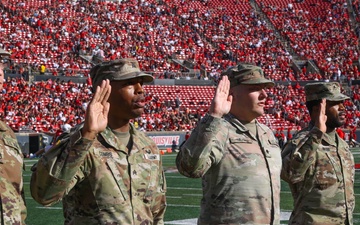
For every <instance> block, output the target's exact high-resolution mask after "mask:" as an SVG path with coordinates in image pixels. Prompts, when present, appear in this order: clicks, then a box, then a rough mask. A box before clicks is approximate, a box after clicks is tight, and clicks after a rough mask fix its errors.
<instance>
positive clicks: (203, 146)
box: [176, 115, 228, 178]
mask: <svg viewBox="0 0 360 225" xmlns="http://www.w3.org/2000/svg"><path fill="white" fill-rule="evenodd" d="M227 136H228V128H227V126H226V121H225V120H224V119H222V118H215V117H212V116H210V115H207V116H205V117H204V118H203V120H202V121H201V122H200V123H199V125H198V126H197V127H196V128H195V130H194V131H193V132H192V133H191V135H190V137H189V139H188V140H187V141H186V143H185V144H184V145H183V146H182V147H181V149H180V151H179V153H178V155H177V157H176V166H177V168H178V170H179V172H180V173H181V174H183V175H184V176H187V177H192V178H198V177H202V176H203V175H204V174H205V173H206V172H207V171H208V170H209V168H210V167H211V166H212V165H213V164H217V163H219V161H220V160H221V159H222V157H223V148H224V146H225V145H226V141H227V139H228V137H227Z"/></svg>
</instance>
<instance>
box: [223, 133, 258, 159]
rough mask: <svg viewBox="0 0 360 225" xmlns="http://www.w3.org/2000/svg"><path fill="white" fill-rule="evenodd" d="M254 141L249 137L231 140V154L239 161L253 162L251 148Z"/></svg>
mask: <svg viewBox="0 0 360 225" xmlns="http://www.w3.org/2000/svg"><path fill="white" fill-rule="evenodd" d="M252 143H253V140H252V139H251V138H250V137H247V136H241V137H232V138H229V148H228V150H229V153H230V154H231V155H232V156H233V157H234V158H235V159H237V160H241V161H247V160H251V159H250V158H248V156H249V154H248V153H249V152H248V151H249V148H251V146H252Z"/></svg>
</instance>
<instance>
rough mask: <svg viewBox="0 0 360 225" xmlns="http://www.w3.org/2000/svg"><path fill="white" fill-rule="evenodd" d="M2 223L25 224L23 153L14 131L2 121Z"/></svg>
mask: <svg viewBox="0 0 360 225" xmlns="http://www.w3.org/2000/svg"><path fill="white" fill-rule="evenodd" d="M0 134H1V138H0V173H1V175H0V193H1V198H0V200H1V208H0V209H1V216H0V224H6V225H19V224H25V218H26V206H25V198H24V189H23V178H22V171H23V168H24V166H23V154H22V152H21V149H20V147H19V144H18V142H17V140H16V136H15V134H14V132H13V131H12V130H11V128H10V127H8V126H7V125H6V124H5V123H3V122H1V121H0Z"/></svg>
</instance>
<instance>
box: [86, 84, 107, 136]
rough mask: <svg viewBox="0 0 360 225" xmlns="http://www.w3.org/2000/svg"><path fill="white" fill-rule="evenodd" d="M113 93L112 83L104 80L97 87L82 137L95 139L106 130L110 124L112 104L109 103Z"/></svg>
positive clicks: (89, 106)
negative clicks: (109, 113)
mask: <svg viewBox="0 0 360 225" xmlns="http://www.w3.org/2000/svg"><path fill="white" fill-rule="evenodd" d="M110 93H111V86H110V81H109V80H108V79H106V80H103V81H102V83H101V85H99V86H97V87H96V91H95V94H94V97H93V98H92V100H91V101H90V103H89V105H88V107H87V109H86V114H85V122H84V127H83V129H82V136H83V137H84V138H87V139H91V140H92V139H95V137H96V135H97V134H98V133H100V132H101V131H103V130H105V128H106V126H107V123H108V112H109V108H110V103H109V102H107V100H108V99H109V96H110Z"/></svg>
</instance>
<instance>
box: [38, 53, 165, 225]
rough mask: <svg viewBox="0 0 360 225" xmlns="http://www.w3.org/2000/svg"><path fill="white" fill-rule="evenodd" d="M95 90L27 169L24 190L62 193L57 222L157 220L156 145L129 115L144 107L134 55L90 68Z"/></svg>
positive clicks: (145, 78)
mask: <svg viewBox="0 0 360 225" xmlns="http://www.w3.org/2000/svg"><path fill="white" fill-rule="evenodd" d="M90 74H91V77H92V80H93V87H94V89H96V92H95V95H94V97H93V98H92V100H91V102H90V103H89V106H88V108H87V110H86V118H85V121H84V123H83V124H81V125H78V126H76V127H75V128H74V129H73V130H72V131H71V132H70V133H66V134H63V135H62V136H60V137H59V139H58V141H57V143H56V144H55V145H54V146H53V147H52V148H51V149H50V150H49V151H48V152H46V153H45V154H44V155H43V157H42V158H41V159H40V160H39V162H38V163H37V165H34V167H33V168H32V171H33V174H32V178H31V194H32V196H33V198H34V199H35V200H36V201H37V202H39V203H40V204H43V205H45V206H48V205H52V204H54V203H56V202H58V201H60V200H63V209H64V216H65V224H76V225H82V224H84V225H95V224H96V225H98V224H132V225H136V224H164V222H163V218H164V213H165V208H166V202H165V190H166V184H165V177H164V173H163V169H162V162H161V159H160V154H159V153H160V152H159V149H158V148H157V146H156V144H155V143H154V142H153V141H152V140H151V139H150V138H148V137H147V136H146V135H145V134H144V133H142V132H139V131H137V130H136V129H135V128H134V126H133V125H132V124H131V123H130V120H131V119H134V118H136V117H138V116H140V115H141V114H142V113H143V112H144V106H145V98H144V90H143V87H142V86H143V83H144V82H151V81H153V77H152V76H151V75H149V74H146V73H144V72H142V71H140V69H139V64H138V62H137V61H136V60H135V59H119V60H114V61H109V62H102V63H100V64H98V65H96V66H94V67H93V68H92V69H91V71H90Z"/></svg>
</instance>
